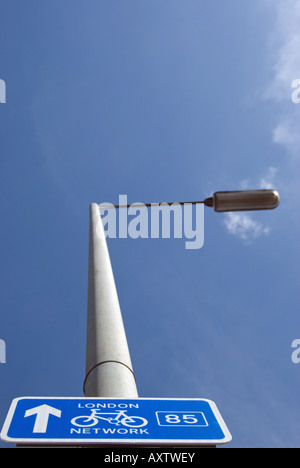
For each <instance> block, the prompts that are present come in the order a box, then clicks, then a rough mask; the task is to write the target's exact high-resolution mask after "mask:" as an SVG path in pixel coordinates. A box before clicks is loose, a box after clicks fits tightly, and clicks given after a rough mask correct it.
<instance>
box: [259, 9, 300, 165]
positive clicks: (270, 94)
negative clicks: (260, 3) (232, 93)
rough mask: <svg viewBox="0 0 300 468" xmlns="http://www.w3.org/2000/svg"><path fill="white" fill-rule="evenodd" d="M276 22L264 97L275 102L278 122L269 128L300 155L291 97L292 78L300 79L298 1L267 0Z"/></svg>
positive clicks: (299, 119) (298, 108)
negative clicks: (269, 76)
mask: <svg viewBox="0 0 300 468" xmlns="http://www.w3.org/2000/svg"><path fill="white" fill-rule="evenodd" d="M267 3H268V5H269V8H270V9H271V11H272V12H273V13H274V14H275V17H276V22H275V28H274V31H273V34H272V36H273V40H272V45H271V50H270V54H271V56H272V62H273V69H272V76H271V79H270V81H269V83H268V85H267V86H266V91H265V93H264V97H265V98H267V99H270V100H273V101H276V102H278V103H281V105H282V107H281V108H280V109H279V118H278V122H277V124H276V125H275V127H274V128H273V131H272V141H273V143H275V144H279V145H282V146H283V147H284V148H285V149H286V150H287V152H288V154H289V155H290V156H292V160H295V159H299V158H300V133H299V123H300V103H299V104H295V103H294V102H293V101H292V96H293V93H294V92H295V89H294V88H293V84H294V83H295V80H298V79H300V26H299V25H300V2H299V0H277V1H273V0H272V1H271V2H267Z"/></svg>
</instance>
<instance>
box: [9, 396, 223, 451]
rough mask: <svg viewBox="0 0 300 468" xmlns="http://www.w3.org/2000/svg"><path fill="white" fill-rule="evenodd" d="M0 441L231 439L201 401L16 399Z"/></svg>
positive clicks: (190, 442)
mask: <svg viewBox="0 0 300 468" xmlns="http://www.w3.org/2000/svg"><path fill="white" fill-rule="evenodd" d="M1 439H2V440H3V441H5V442H9V443H14V444H17V445H23V446H26V445H36V446H37V445H43V446H47V445H65V446H85V445H100V446H101V445H102V446H103V447H105V446H106V447H108V446H113V445H118V446H120V445H121V446H124V447H126V446H131V447H132V446H137V447H138V446H151V445H152V446H156V447H159V446H161V447H163V446H170V445H175V446H176V447H179V446H184V447H188V446H212V445H213V446H214V445H215V444H225V443H227V442H230V441H231V435H230V433H229V431H228V429H227V427H226V425H225V423H224V421H223V419H222V417H221V415H220V413H219V411H218V409H217V407H216V405H215V403H213V402H212V401H210V400H204V399H192V400H188V399H163V398H157V399H152V398H138V399H128V398H127V399H116V398H54V397H53V398H35V397H26V398H17V399H15V400H13V402H12V404H11V407H10V410H9V413H8V415H7V418H6V421H5V423H4V426H3V429H2V432H1Z"/></svg>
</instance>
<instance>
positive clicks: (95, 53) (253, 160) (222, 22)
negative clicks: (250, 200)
mask: <svg viewBox="0 0 300 468" xmlns="http://www.w3.org/2000/svg"><path fill="white" fill-rule="evenodd" d="M0 11H1V20H0V21H1V28H0V79H2V80H5V83H6V100H7V102H6V104H0V122H1V125H0V142H1V153H0V154H1V157H0V167H1V171H0V213H1V219H2V229H1V249H0V258H1V269H0V275H1V285H2V287H1V313H0V339H3V340H5V342H6V349H7V363H6V364H0V394H1V399H0V422H1V424H2V421H4V418H5V416H6V413H7V410H8V407H9V405H10V402H11V400H12V399H13V398H15V397H18V396H82V383H83V380H84V377H85V375H84V372H85V333H86V304H87V268H88V265H87V262H88V214H89V204H90V203H91V202H98V203H101V202H110V203H117V202H118V197H119V194H126V195H127V196H128V201H129V203H133V202H144V203H147V202H158V201H160V202H163V201H179V200H180V201H181V200H197V199H202V198H203V197H206V196H210V195H211V194H212V193H213V192H214V191H217V190H238V189H241V188H249V189H250V188H268V187H271V186H272V187H274V188H276V189H278V190H279V191H280V194H281V204H280V207H279V208H278V209H277V210H276V211H271V212H259V213H251V214H250V215H249V214H247V215H242V214H238V215H236V216H232V215H226V214H219V213H214V212H213V211H211V210H209V209H207V210H206V211H205V243H204V246H203V248H202V249H200V250H186V249H185V248H184V240H182V239H181V240H180V239H170V240H168V239H137V240H133V239H110V240H109V242H108V244H109V250H110V254H111V260H112V265H113V269H114V274H115V279H116V283H117V288H118V293H119V299H120V304H121V309H122V312H123V318H124V322H125V327H126V331H127V337H128V341H129V345H130V351H131V357H132V361H133V365H134V370H135V374H136V377H137V383H138V390H139V395H140V396H143V397H166V398H167V397H170V398H176V397H178V398H202V397H203V398H210V399H212V400H214V401H215V402H216V403H217V405H218V407H219V409H220V412H221V414H222V415H223V417H224V419H225V421H226V423H227V425H228V427H229V429H230V431H231V433H232V435H233V441H232V443H231V446H232V447H260V446H265V447H299V446H300V437H299V433H300V397H299V384H300V365H295V364H293V363H292V360H291V354H292V348H291V343H292V342H293V340H295V339H299V338H300V320H299V253H300V248H299V234H300V229H299V227H300V223H299V205H298V200H299V195H300V193H299V192H300V191H299V166H300V137H299V135H300V133H299V118H300V104H299V105H296V104H294V103H293V102H292V99H291V96H292V92H293V90H292V88H291V84H292V82H293V80H295V79H299V78H300V60H299V50H300V33H299V22H300V4H299V1H298V0H278V1H276V2H273V1H270V0H252V1H251V2H249V1H246V0H226V1H221V0H209V1H206V0H188V1H182V0H109V1H105V0H87V1H83V0H51V1H50V0H44V1H43V2H40V1H38V0H26V1H21V0H16V1H14V2H11V1H10V0H0ZM3 445H4V444H2V446H3Z"/></svg>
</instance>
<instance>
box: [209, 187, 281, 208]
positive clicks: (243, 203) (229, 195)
mask: <svg viewBox="0 0 300 468" xmlns="http://www.w3.org/2000/svg"><path fill="white" fill-rule="evenodd" d="M279 202H280V196H279V193H278V192H277V191H276V190H240V191H235V192H216V193H214V195H213V196H212V197H211V198H207V199H206V200H205V201H204V204H205V205H206V206H211V207H213V208H214V210H215V211H218V212H225V211H252V210H272V209H274V208H276V207H277V206H278V205H279Z"/></svg>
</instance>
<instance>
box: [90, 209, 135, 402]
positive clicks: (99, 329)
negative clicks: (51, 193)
mask: <svg viewBox="0 0 300 468" xmlns="http://www.w3.org/2000/svg"><path fill="white" fill-rule="evenodd" d="M84 394H85V396H86V397H115V398H137V397H138V393H137V388H136V382H135V377H134V374H133V370H132V363H131V359H130V354H129V349H128V344H127V339H126V334H125V329H124V325H123V319H122V314H121V310H120V305H119V300H118V295H117V290H116V285H115V281H114V276H113V271H112V267H111V262H110V257H109V252H108V248H107V243H106V238H105V234H104V229H103V224H102V220H101V217H100V210H99V206H98V204H96V203H92V204H91V206H90V240H89V273H88V316H87V344H86V377H85V381H84Z"/></svg>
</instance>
